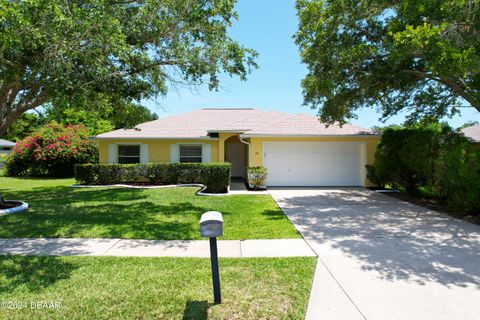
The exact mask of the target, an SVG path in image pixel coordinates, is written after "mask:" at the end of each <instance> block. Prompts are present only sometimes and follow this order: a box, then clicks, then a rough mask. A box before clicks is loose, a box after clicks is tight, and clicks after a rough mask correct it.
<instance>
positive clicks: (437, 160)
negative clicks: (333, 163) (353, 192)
mask: <svg viewBox="0 0 480 320" xmlns="http://www.w3.org/2000/svg"><path fill="white" fill-rule="evenodd" d="M367 169H368V178H369V179H370V181H372V182H373V183H375V184H377V185H380V186H383V185H387V184H388V185H392V186H394V187H396V188H403V189H405V191H406V192H407V193H410V194H420V195H422V194H423V192H425V190H427V191H429V193H430V194H431V195H432V196H433V197H435V198H437V199H440V200H445V201H446V203H447V205H448V206H449V207H450V208H451V209H452V210H454V211H457V212H469V213H470V212H473V213H480V201H478V199H480V182H479V181H480V144H478V143H473V142H471V141H469V140H468V139H466V138H465V137H464V136H463V135H462V134H460V133H458V132H455V131H453V130H452V129H451V128H449V127H447V126H433V125H432V126H429V127H423V128H422V127H420V128H418V127H414V128H404V129H387V130H385V132H384V134H383V136H382V140H381V141H380V143H379V145H378V147H377V151H376V154H375V165H374V166H367Z"/></svg>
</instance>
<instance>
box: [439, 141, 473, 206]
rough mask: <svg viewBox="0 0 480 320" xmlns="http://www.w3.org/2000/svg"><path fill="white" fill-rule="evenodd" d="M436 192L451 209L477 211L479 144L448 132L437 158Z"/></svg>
mask: <svg viewBox="0 0 480 320" xmlns="http://www.w3.org/2000/svg"><path fill="white" fill-rule="evenodd" d="M437 164H438V166H437V171H436V177H437V183H436V185H435V187H436V189H437V191H438V193H439V194H441V195H442V197H444V198H445V199H446V200H447V204H448V206H449V207H450V208H451V209H453V210H454V211H462V212H480V202H479V199H480V145H479V144H474V143H472V142H470V141H468V140H467V139H466V138H465V137H463V136H461V135H459V134H457V133H452V134H450V135H448V136H447V137H446V139H445V141H444V145H443V147H442V150H441V152H440V155H439V158H438V161H437Z"/></svg>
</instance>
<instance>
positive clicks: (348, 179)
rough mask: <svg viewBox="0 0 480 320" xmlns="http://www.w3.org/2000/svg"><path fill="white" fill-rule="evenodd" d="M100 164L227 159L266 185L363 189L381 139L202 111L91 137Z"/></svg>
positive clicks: (293, 121) (257, 113)
mask: <svg viewBox="0 0 480 320" xmlns="http://www.w3.org/2000/svg"><path fill="white" fill-rule="evenodd" d="M95 139H97V140H98V143H99V152H100V163H147V162H162V161H163V162H230V163H231V164H232V177H244V176H245V172H246V168H247V167H248V166H264V167H266V168H267V169H268V176H267V186H369V185H370V182H369V181H368V179H367V177H366V168H365V165H367V164H373V161H374V153H375V149H376V147H377V144H378V141H379V135H377V134H376V133H375V132H373V131H372V130H370V129H365V128H361V127H358V126H353V125H349V124H346V125H344V126H342V127H340V126H337V125H332V126H328V127H327V126H325V125H324V124H322V123H321V122H320V121H319V120H318V119H317V117H315V116H310V115H305V114H296V115H291V114H287V113H283V112H276V111H261V110H256V109H247V108H244V109H200V110H195V111H192V112H188V113H184V114H180V115H176V116H171V117H167V118H164V119H159V120H155V121H151V122H146V123H143V124H140V125H138V126H137V127H136V128H134V129H120V130H115V131H111V132H107V133H103V134H100V135H98V136H96V137H95Z"/></svg>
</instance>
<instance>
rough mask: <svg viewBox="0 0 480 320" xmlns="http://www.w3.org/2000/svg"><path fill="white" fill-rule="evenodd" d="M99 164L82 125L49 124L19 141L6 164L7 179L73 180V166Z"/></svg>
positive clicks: (95, 151)
mask: <svg viewBox="0 0 480 320" xmlns="http://www.w3.org/2000/svg"><path fill="white" fill-rule="evenodd" d="M97 161H98V154H97V148H96V145H95V143H94V142H93V141H90V140H88V130H87V128H86V127H85V126H84V125H75V126H63V125H61V124H58V123H56V122H52V123H50V124H48V125H47V126H45V127H42V128H40V129H38V130H37V131H36V132H35V133H34V134H33V135H32V136H28V137H26V138H24V139H23V140H21V141H19V142H18V143H17V144H16V145H15V147H14V148H13V152H12V153H11V155H10V157H9V158H8V160H7V174H8V175H10V176H23V175H29V176H54V177H65V176H72V175H73V173H74V166H75V164H81V163H94V162H97Z"/></svg>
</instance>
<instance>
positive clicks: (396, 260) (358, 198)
mask: <svg viewBox="0 0 480 320" xmlns="http://www.w3.org/2000/svg"><path fill="white" fill-rule="evenodd" d="M270 194H271V195H272V197H273V198H274V199H275V201H276V202H277V203H278V205H279V206H280V207H281V208H282V210H283V211H284V212H285V214H286V215H287V216H288V218H289V219H290V221H292V223H293V224H294V225H295V227H296V228H297V230H299V232H300V233H301V234H302V235H303V237H304V238H305V240H306V241H307V242H308V244H309V245H310V246H311V248H312V249H313V250H314V251H315V252H316V254H317V255H318V257H319V260H318V264H317V271H316V274H315V279H314V283H313V287H312V293H311V296H310V301H309V306H308V310H307V319H342V320H344V319H369V320H370V319H375V320H376V319H378V320H384V319H390V320H395V319H409V320H410V319H432V320H433V319H435V320H441V319H445V320H447V319H448V320H450V319H456V320H457V319H472V320H473V319H479V317H480V226H478V225H474V224H470V223H468V222H465V221H461V220H458V219H455V218H452V217H450V216H448V215H445V214H443V213H439V212H436V211H433V210H429V209H426V208H423V207H420V206H417V205H414V204H410V203H407V202H403V201H400V200H398V199H395V198H393V197H390V196H388V195H384V194H379V193H375V192H372V191H370V190H368V189H365V188H335V189H333V188H329V189H327V188H272V189H271V190H270Z"/></svg>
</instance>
